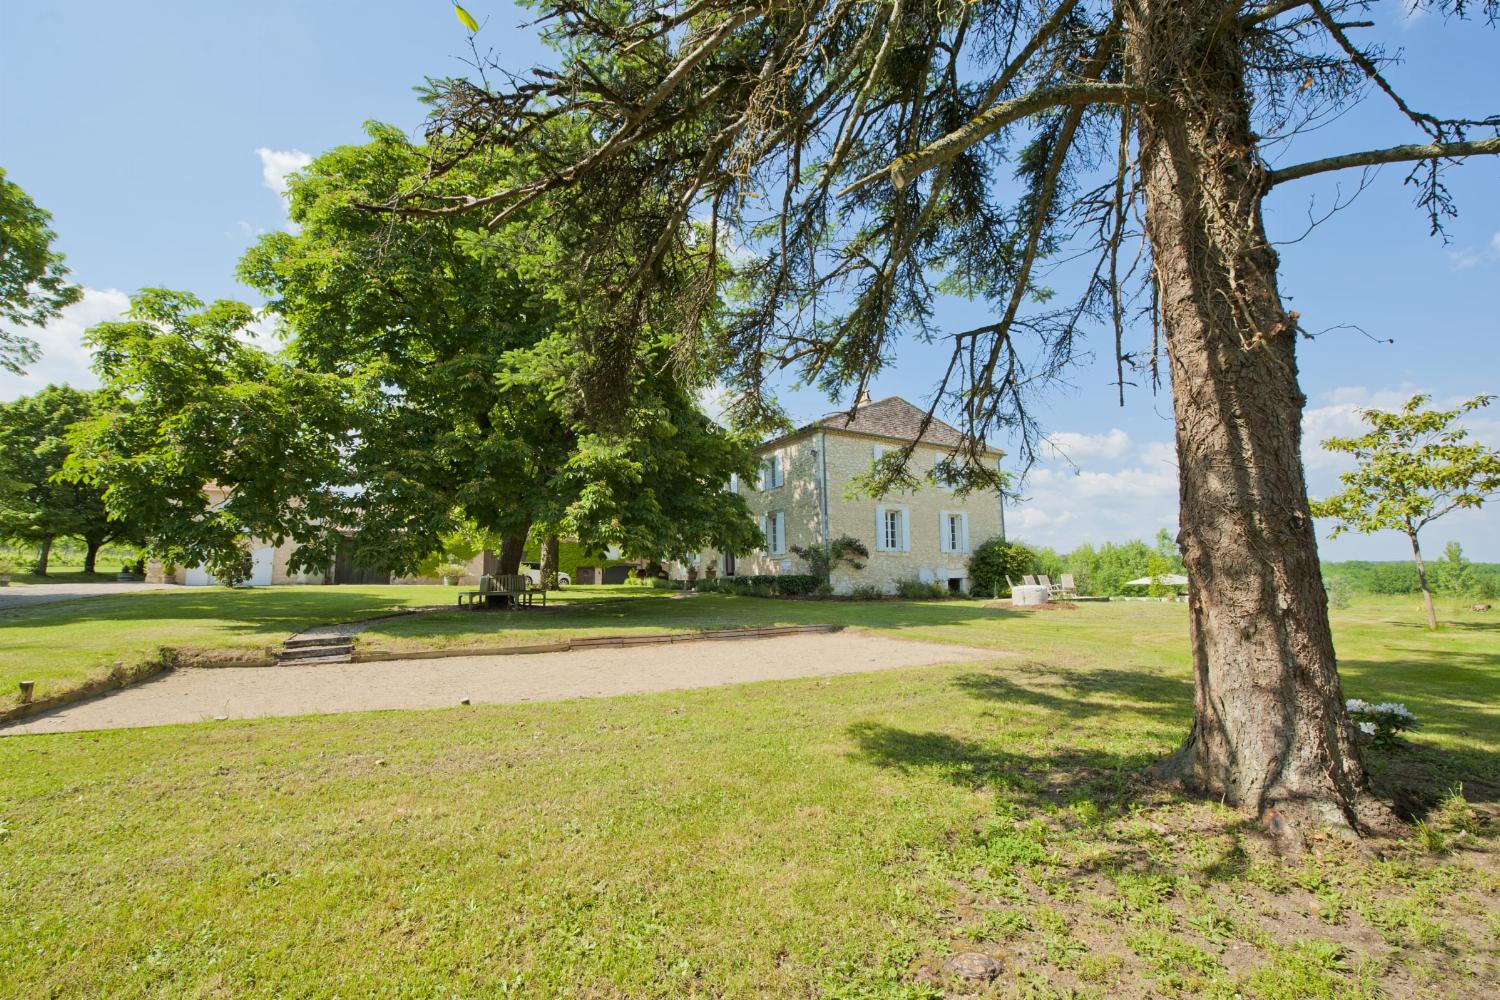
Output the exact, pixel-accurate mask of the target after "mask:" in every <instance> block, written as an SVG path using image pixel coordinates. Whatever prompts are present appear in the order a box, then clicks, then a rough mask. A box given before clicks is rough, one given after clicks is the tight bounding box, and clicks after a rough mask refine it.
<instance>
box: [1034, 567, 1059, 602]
mask: <svg viewBox="0 0 1500 1000" xmlns="http://www.w3.org/2000/svg"><path fill="white" fill-rule="evenodd" d="M1036 585H1037V586H1038V587H1046V588H1047V593H1049V594H1051V595H1053V596H1054V597H1055V596H1056V595H1057V591H1058V590H1059V588H1058V586H1057V584H1055V583H1053V582H1052V577H1050V576H1048V575H1047V574H1046V573H1038V574H1037V577H1036Z"/></svg>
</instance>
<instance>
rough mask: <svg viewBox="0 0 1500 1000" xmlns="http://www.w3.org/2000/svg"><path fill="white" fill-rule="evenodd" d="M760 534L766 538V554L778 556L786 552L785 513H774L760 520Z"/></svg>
mask: <svg viewBox="0 0 1500 1000" xmlns="http://www.w3.org/2000/svg"><path fill="white" fill-rule="evenodd" d="M760 530H761V534H763V535H765V536H766V552H767V553H768V554H770V555H773V556H779V555H781V554H783V553H784V552H786V512H785V511H779V510H778V511H775V512H774V513H770V514H765V515H763V516H762V517H761V519H760Z"/></svg>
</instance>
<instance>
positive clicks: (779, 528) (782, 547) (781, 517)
mask: <svg viewBox="0 0 1500 1000" xmlns="http://www.w3.org/2000/svg"><path fill="white" fill-rule="evenodd" d="M784 552H786V512H785V511H781V510H778V511H777V512H776V554H777V555H781V554H782V553H784Z"/></svg>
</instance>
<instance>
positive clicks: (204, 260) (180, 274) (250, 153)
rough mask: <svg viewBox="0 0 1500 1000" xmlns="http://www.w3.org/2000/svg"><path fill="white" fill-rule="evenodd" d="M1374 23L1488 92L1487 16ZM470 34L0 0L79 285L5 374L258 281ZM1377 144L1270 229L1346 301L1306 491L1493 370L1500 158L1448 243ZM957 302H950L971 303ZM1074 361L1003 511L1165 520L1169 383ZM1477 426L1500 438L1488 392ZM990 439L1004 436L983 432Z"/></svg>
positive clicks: (1452, 92)
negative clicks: (280, 243)
mask: <svg viewBox="0 0 1500 1000" xmlns="http://www.w3.org/2000/svg"><path fill="white" fill-rule="evenodd" d="M466 6H467V7H468V8H469V9H470V10H471V11H472V12H473V13H474V14H475V15H476V16H477V17H479V18H480V19H481V20H484V21H485V22H486V23H485V27H484V29H483V31H482V32H481V35H480V38H481V40H482V43H483V44H484V45H485V46H487V47H490V48H493V49H494V50H495V51H496V53H497V54H498V55H499V56H500V58H501V59H502V61H504V62H505V63H506V64H507V65H510V66H512V67H513V68H517V69H519V68H522V67H524V66H527V65H530V64H532V63H534V62H535V61H537V60H538V59H539V58H541V57H542V52H541V50H540V48H539V47H538V46H537V44H536V43H535V41H534V39H533V38H532V37H531V35H530V33H529V32H528V31H525V30H522V29H519V28H518V27H516V26H518V25H520V24H521V23H522V22H523V21H524V20H525V16H524V12H521V11H518V10H516V9H515V8H513V7H511V6H510V5H509V4H508V3H502V2H491V0H470V2H468V3H467V4H466ZM1375 17H1376V19H1377V20H1379V21H1381V22H1382V27H1381V28H1380V29H1378V30H1377V34H1378V35H1379V36H1380V37H1381V39H1382V40H1383V41H1385V42H1386V43H1387V44H1388V45H1389V46H1390V47H1392V48H1397V47H1399V48H1402V49H1403V50H1404V52H1405V56H1406V58H1405V61H1404V62H1403V64H1402V65H1401V66H1399V67H1397V68H1396V69H1394V70H1392V71H1391V73H1390V75H1391V77H1392V78H1393V79H1394V80H1395V81H1396V83H1397V85H1398V86H1399V87H1401V88H1402V89H1403V91H1404V92H1405V93H1406V95H1407V97H1408V98H1409V99H1410V100H1411V102H1412V103H1413V104H1414V105H1415V106H1417V107H1420V108H1426V109H1431V110H1434V111H1437V112H1441V113H1444V114H1469V115H1481V114H1493V113H1495V111H1496V110H1497V109H1500V74H1497V72H1496V68H1495V60H1494V56H1495V53H1496V52H1500V31H1496V30H1495V29H1491V28H1486V27H1484V26H1483V25H1482V24H1474V23H1467V24H1447V25H1445V24H1444V23H1443V22H1442V20H1441V18H1439V17H1437V16H1436V15H1427V16H1425V17H1409V16H1403V13H1402V7H1401V3H1400V0H1387V2H1385V3H1381V4H1377V5H1376V10H1375ZM466 51H467V50H466V42H465V34H464V32H463V31H462V30H461V29H460V28H459V26H458V24H457V22H456V21H455V20H454V18H453V15H452V13H451V8H450V5H449V3H448V2H447V0H422V2H415V3H414V2H411V0H404V2H403V0H368V2H355V0H318V2H315V3H309V2H291V0H259V2H256V3H203V2H201V0H196V2H181V0H153V2H151V3H149V4H120V3H106V2H96V0H73V2H70V3H67V4H26V3H20V2H15V0H4V3H3V6H0V150H3V153H0V156H3V160H0V162H3V165H4V166H5V167H6V169H7V170H8V171H9V172H10V176H11V178H12V179H13V180H15V181H16V182H17V183H19V184H21V185H22V186H23V187H25V188H26V189H27V190H28V191H29V192H30V193H31V194H32V196H33V197H34V198H36V199H37V201H38V202H39V203H40V204H42V205H43V206H44V207H46V208H48V209H49V210H50V211H52V213H53V214H54V216H55V228H56V229H57V230H58V232H59V234H60V245H61V248H62V249H63V250H64V252H65V253H66V254H67V255H68V260H69V264H70V265H71V266H72V268H73V272H74V275H75V277H76V279H77V280H78V281H80V282H81V283H82V284H83V285H84V286H85V287H86V288H87V289H88V294H87V297H86V299H85V301H84V302H83V303H81V304H80V305H79V306H77V307H75V308H74V309H73V310H71V311H70V312H69V314H68V315H66V316H64V317H63V318H62V319H61V320H59V321H58V322H56V323H54V324H53V325H52V326H51V327H49V328H48V329H47V330H45V331H41V332H40V333H39V334H38V333H36V332H33V335H34V336H36V337H37V339H39V340H40V341H41V342H42V344H43V348H44V350H45V352H46V353H45V356H44V358H43V360H42V362H41V363H39V364H38V365H37V366H35V368H34V370H33V371H32V373H31V374H30V375H28V376H27V377H25V378H15V377H12V376H7V375H0V398H7V399H8V398H13V397H15V396H17V395H20V394H23V393H27V392H31V391H34V390H35V389H36V388H39V387H40V386H41V385H43V384H45V383H46V382H47V381H69V382H73V383H74V384H89V383H91V381H92V378H91V376H90V374H89V373H88V371H87V367H86V365H87V358H86V355H85V353H84V352H83V350H82V349H81V348H80V347H79V344H78V341H79V337H80V335H81V332H82V330H83V329H84V328H86V327H87V326H88V325H89V324H91V323H94V322H98V321H100V320H104V319H108V318H112V317H113V316H115V315H117V314H118V313H119V311H120V310H121V309H122V308H123V307H124V305H125V297H126V296H127V295H128V294H129V293H130V292H132V291H134V290H135V289H137V288H140V287H142V286H147V285H165V286H169V287H175V288H185V289H189V290H192V291H194V292H196V293H197V294H199V295H201V296H203V297H204V298H214V297H221V296H227V297H238V298H253V297H252V296H251V294H250V293H249V291H248V290H247V289H245V288H243V287H242V286H240V285H238V284H237V283H236V282H235V279H234V265H235V262H236V260H237V259H238V257H239V255H240V254H241V253H242V252H243V251H244V249H245V248H246V247H247V246H248V245H249V244H250V243H251V242H252V241H253V240H254V238H255V236H256V234H257V233H259V232H264V231H267V230H270V229H274V228H276V227H278V226H281V225H284V224H285V213H284V210H283V205H282V201H281V197H280V195H279V194H278V193H277V190H276V188H277V185H278V184H279V183H281V178H282V177H283V176H284V173H285V171H286V170H287V169H291V168H295V166H296V165H297V164H299V163H301V162H305V158H306V157H307V156H308V155H313V154H317V153H318V152H320V151H322V150H325V149H327V148H329V147H331V146H335V145H339V144H342V143H349V142H358V141H360V140H361V139H362V137H363V133H362V131H361V123H362V122H363V121H365V120H367V119H379V120H382V121H388V122H393V123H396V124H398V125H400V126H402V127H405V128H409V129H415V128H417V126H418V125H419V124H420V122H421V118H422V109H421V106H420V105H418V104H417V102H416V100H415V97H414V93H413V89H412V88H413V87H414V86H415V85H416V84H418V83H420V82H421V81H422V79H423V78H424V77H425V76H437V75H445V74H452V73H457V72H460V71H461V70H462V68H463V67H462V64H461V63H460V61H459V60H460V58H461V57H462V56H463V55H464V54H465V53H466ZM1419 138H1420V136H1418V135H1416V134H1415V133H1414V131H1413V130H1412V129H1411V128H1410V127H1408V126H1405V125H1404V124H1403V122H1402V120H1401V119H1399V117H1398V116H1397V115H1396V114H1395V113H1394V112H1393V111H1392V110H1391V109H1390V108H1388V107H1387V106H1386V105H1385V104H1383V103H1382V102H1381V101H1380V100H1378V99H1376V98H1374V97H1372V98H1370V99H1369V100H1368V101H1367V102H1366V103H1365V104H1364V105H1362V106H1360V107H1359V108H1357V109H1355V110H1354V111H1351V112H1350V113H1348V114H1346V115H1344V116H1343V117H1342V118H1340V119H1339V120H1337V121H1336V122H1334V123H1332V124H1330V125H1328V126H1327V127H1325V128H1323V129H1321V130H1319V131H1318V132H1316V133H1313V134H1311V135H1307V136H1304V137H1299V139H1298V140H1297V141H1296V143H1295V144H1294V145H1292V146H1291V148H1289V149H1287V150H1285V151H1283V152H1281V153H1280V154H1279V157H1280V160H1281V162H1283V163H1291V162H1297V161H1300V160H1303V159H1313V158H1316V157H1318V156H1323V155H1328V154H1329V153H1332V152H1339V151H1347V150H1352V149H1362V148H1372V147H1380V146H1387V145H1394V144H1396V143H1401V142H1411V141H1416V140H1417V139H1419ZM1404 173H1405V171H1404V170H1402V169H1401V168H1400V167H1386V168H1384V169H1383V170H1381V171H1380V172H1378V173H1377V174H1375V175H1374V177H1373V180H1372V183H1371V184H1370V186H1369V187H1368V188H1367V189H1366V190H1365V191H1364V192H1363V193H1362V194H1361V195H1360V197H1359V198H1358V200H1356V201H1355V203H1354V205H1353V206H1352V207H1351V208H1348V209H1346V210H1344V211H1343V212H1341V213H1339V214H1336V215H1335V216H1333V217H1332V218H1331V219H1329V220H1328V221H1327V222H1325V223H1323V224H1322V225H1321V226H1320V227H1318V228H1317V229H1316V230H1315V231H1314V232H1312V233H1311V234H1310V235H1309V236H1307V238H1305V239H1303V240H1301V241H1300V242H1295V243H1289V244H1288V245H1285V246H1283V247H1281V253H1282V290H1283V292H1284V293H1285V294H1286V296H1287V297H1288V298H1289V300H1290V301H1291V304H1292V307H1293V308H1296V309H1298V310H1299V311H1300V312H1301V313H1302V316H1303V324H1304V325H1305V326H1306V327H1307V328H1308V329H1313V330H1317V329H1322V328H1325V327H1332V326H1335V325H1339V324H1357V325H1359V326H1361V327H1363V328H1364V329H1365V330H1367V331H1368V332H1369V333H1370V334H1371V335H1372V336H1373V337H1376V338H1380V339H1386V338H1390V339H1393V340H1394V341H1395V343H1394V344H1375V343H1372V342H1371V341H1370V340H1368V339H1366V338H1365V337H1363V336H1361V335H1360V334H1358V333H1355V332H1352V331H1334V332H1330V333H1328V334H1326V335H1324V336H1322V337H1320V338H1319V339H1318V340H1316V341H1314V342H1311V343H1306V342H1305V343H1304V344H1303V346H1302V348H1301V371H1302V381H1303V386H1304V388H1305V390H1306V392H1307V395H1308V399H1309V404H1308V405H1309V410H1308V414H1307V418H1306V429H1307V437H1308V439H1309V447H1308V451H1307V455H1306V458H1307V464H1308V472H1309V478H1310V481H1311V484H1312V490H1313V492H1314V494H1315V495H1316V494H1318V493H1322V492H1326V491H1328V490H1329V489H1331V488H1332V487H1333V485H1334V483H1335V476H1336V474H1337V471H1338V470H1339V468H1341V466H1340V464H1339V463H1338V461H1337V460H1336V459H1335V458H1334V457H1333V456H1330V455H1328V454H1327V453H1325V452H1323V451H1322V450H1321V449H1319V448H1317V447H1316V442H1317V441H1318V440H1321V439H1322V438H1323V437H1326V436H1328V435H1329V434H1333V433H1344V432H1347V431H1350V430H1353V429H1354V428H1355V427H1356V426H1357V419H1358V418H1357V410H1358V408H1359V407H1361V406H1365V405H1380V406H1385V405H1393V404H1395V403H1397V402H1399V401H1400V400H1401V399H1403V398H1404V397H1405V396H1406V395H1409V394H1410V393H1412V392H1416V391H1423V392H1429V393H1431V394H1433V395H1434V396H1435V397H1436V398H1437V399H1439V400H1440V401H1449V400H1452V399H1456V398H1460V397H1467V396H1471V395H1474V394H1476V393H1480V392H1500V348H1497V346H1496V345H1497V344H1500V337H1497V334H1500V309H1497V303H1500V158H1495V157H1491V158H1488V159H1486V158H1476V159H1473V160H1470V161H1469V162H1468V163H1467V164H1466V165H1465V166H1463V167H1462V168H1460V169H1458V170H1455V171H1453V172H1451V173H1450V174H1449V185H1450V187H1451V189H1452V191H1453V193H1454V195H1455V196H1456V198H1457V200H1458V203H1459V206H1460V209H1461V211H1462V215H1461V217H1460V218H1459V219H1458V220H1457V221H1456V222H1454V223H1453V224H1452V225H1451V227H1450V233H1449V237H1450V238H1449V242H1447V243H1446V244H1445V243H1444V242H1443V241H1441V240H1439V239H1434V238H1431V237H1429V236H1428V235H1427V231H1426V221H1425V219H1424V217H1423V216H1422V214H1421V213H1420V212H1419V211H1418V210H1417V209H1415V208H1414V207H1413V206H1412V200H1411V196H1412V191H1411V189H1410V188H1409V187H1404V186H1403V185H1402V178H1403V176H1404ZM1358 180H1359V176H1358V173H1357V172H1354V173H1345V174H1341V175H1328V176H1325V177H1324V178H1321V179H1310V180H1307V181H1302V182H1298V183H1294V184H1290V185H1286V186H1284V187H1282V188H1279V189H1278V190H1277V192H1276V193H1275V194H1274V195H1273V197H1272V198H1271V200H1270V201H1269V203H1268V205H1267V211H1268V224H1269V226H1270V229H1271V233H1272V236H1273V238H1274V239H1277V240H1292V239H1295V238H1296V237H1298V236H1301V235H1302V233H1303V231H1304V230H1305V229H1306V226H1307V220H1308V216H1309V212H1310V211H1311V212H1313V213H1315V214H1319V215H1321V214H1322V212H1323V211H1325V210H1326V209H1327V207H1328V206H1329V205H1331V204H1332V202H1333V199H1334V198H1335V197H1336V194H1337V190H1342V191H1343V192H1344V193H1348V192H1350V191H1352V190H1353V189H1354V188H1355V187H1356V186H1357V184H1358ZM973 310H974V307H972V306H968V305H966V304H953V305H950V306H948V307H947V308H945V310H944V316H945V318H946V317H947V316H949V315H951V316H952V317H953V319H954V321H955V322H962V321H963V320H964V319H965V318H966V317H972V316H973V315H975V313H974V311H973ZM1092 346H1093V349H1094V351H1095V352H1096V354H1097V361H1096V362H1094V363H1091V364H1089V363H1086V364H1084V365H1082V366H1080V367H1079V368H1078V369H1077V370H1076V371H1075V372H1074V373H1073V375H1072V377H1071V380H1070V381H1071V385H1070V386H1068V387H1061V388H1059V390H1058V391H1057V392H1055V393H1054V394H1053V395H1052V396H1051V397H1050V399H1049V400H1048V404H1047V406H1046V408H1045V410H1044V412H1043V414H1042V416H1043V418H1044V422H1045V424H1046V426H1047V427H1048V428H1049V429H1050V430H1051V431H1053V432H1054V435H1055V440H1056V442H1057V445H1058V449H1059V451H1060V452H1062V453H1066V456H1067V458H1066V460H1064V459H1063V458H1062V457H1056V458H1054V459H1053V460H1051V461H1048V462H1046V463H1044V464H1043V465H1042V466H1040V467H1039V468H1038V469H1036V470H1035V471H1034V472H1033V473H1032V475H1031V477H1030V478H1029V480H1028V482H1027V483H1026V485H1025V488H1024V491H1023V492H1025V493H1026V495H1027V497H1028V499H1027V501H1026V502H1025V503H1023V504H1021V505H1020V506H1019V507H1017V508H1016V509H1014V510H1013V511H1012V512H1011V515H1010V517H1011V522H1010V523H1011V527H1012V533H1013V534H1015V535H1017V536H1018V537H1022V538H1025V539H1027V540H1030V541H1034V542H1037V543H1039V544H1048V545H1054V546H1057V547H1061V548H1068V547H1072V546H1073V545H1076V544H1078V543H1080V542H1084V541H1092V542H1096V543H1097V542H1101V541H1106V540H1110V539H1115V540H1119V539H1124V538H1128V537H1132V536H1149V535H1151V534H1153V533H1154V532H1155V531H1156V530H1157V529H1158V528H1162V527H1166V528H1172V527H1173V526H1174V525H1175V517H1176V495H1177V485H1176V472H1175V466H1174V465H1173V460H1172V448H1171V437H1172V424H1171V419H1170V411H1171V408H1170V401H1169V400H1168V399H1167V398H1166V397H1165V396H1162V397H1152V396H1151V395H1150V393H1149V392H1146V391H1144V390H1135V391H1133V392H1130V393H1128V395H1127V405H1126V406H1125V407H1124V408H1121V407H1119V406H1117V405H1116V403H1115V396H1114V391H1113V388H1112V386H1111V385H1110V381H1111V379H1112V378H1113V365H1112V364H1111V363H1110V361H1109V357H1110V344H1109V342H1108V340H1107V339H1106V338H1105V337H1103V336H1100V337H1099V338H1098V339H1097V340H1096V341H1095V342H1094V343H1093V345H1092ZM938 364H939V359H937V358H936V357H935V356H934V354H933V352H932V350H930V349H928V348H925V347H924V346H923V345H920V344H907V345H904V346H903V347H901V348H900V349H899V350H898V354H897V364H895V365H894V366H892V367H891V368H890V369H888V370H887V371H886V372H885V373H883V374H882V376H881V378H880V379H879V380H878V382H877V383H876V385H875V387H874V391H875V394H876V395H877V396H881V395H893V394H899V395H903V396H906V397H907V398H909V399H912V400H913V401H915V402H920V401H922V400H923V398H924V396H925V394H926V393H927V392H928V390H929V388H930V386H931V383H932V382H933V381H934V380H935V378H936V373H935V371H934V369H935V368H936V367H937V365H938ZM787 399H788V403H789V407H790V409H791V410H792V412H793V415H794V416H796V417H798V418H807V417H811V416H814V415H817V414H818V413H821V412H824V411H826V410H827V409H830V408H831V407H830V406H829V405H828V404H827V403H826V401H824V400H821V399H819V398H818V397H816V395H814V394H812V393H809V392H798V393H792V394H789V395H788V397H787ZM1469 426H1470V427H1471V429H1473V430H1474V431H1475V433H1476V435H1477V436H1480V437H1482V438H1484V439H1486V440H1488V441H1490V442H1491V443H1493V444H1496V445H1500V404H1497V406H1496V407H1493V408H1491V410H1490V411H1488V412H1486V413H1485V414H1484V415H1483V417H1482V418H1476V419H1471V420H1470V421H1469ZM997 443H998V444H1000V445H1001V446H1002V447H1005V446H1006V442H1003V441H1002V442H997ZM1449 539H1457V540H1459V541H1462V542H1463V544H1464V547H1465V551H1466V552H1467V553H1468V554H1469V555H1470V557H1471V558H1481V559H1489V560H1500V506H1497V507H1494V508H1492V509H1490V510H1487V511H1484V512H1480V513H1470V514H1460V515H1454V516H1452V517H1450V518H1449V519H1447V520H1445V521H1443V522H1439V523H1438V524H1437V525H1434V526H1433V527H1432V528H1431V529H1429V533H1428V536H1427V537H1426V538H1424V546H1425V547H1426V548H1428V549H1430V550H1432V551H1433V552H1434V553H1436V552H1437V551H1439V550H1440V549H1441V548H1442V544H1443V543H1444V542H1446V541H1448V540H1449ZM1323 551H1324V554H1325V556H1326V557H1328V558H1375V559H1379V558H1389V559H1401V558H1405V557H1406V556H1407V554H1408V553H1407V551H1406V548H1405V544H1404V541H1403V540H1402V539H1401V538H1399V537H1398V536H1395V535H1376V536H1370V537H1358V536H1353V537H1351V536H1345V537H1344V538H1341V539H1338V540H1336V541H1333V542H1327V541H1325V542H1324V546H1323Z"/></svg>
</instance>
